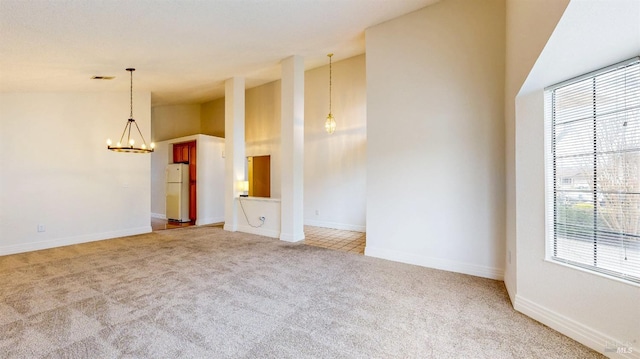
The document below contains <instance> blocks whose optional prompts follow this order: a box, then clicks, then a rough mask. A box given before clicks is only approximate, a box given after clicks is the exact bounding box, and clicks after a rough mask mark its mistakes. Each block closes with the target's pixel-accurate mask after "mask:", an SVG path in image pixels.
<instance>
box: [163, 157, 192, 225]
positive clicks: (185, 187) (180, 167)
mask: <svg viewBox="0 0 640 359" xmlns="http://www.w3.org/2000/svg"><path fill="white" fill-rule="evenodd" d="M166 179H167V219H168V220H171V221H178V222H189V165H186V164H184V163H172V164H170V165H167V169H166Z"/></svg>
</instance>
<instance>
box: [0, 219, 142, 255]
mask: <svg viewBox="0 0 640 359" xmlns="http://www.w3.org/2000/svg"><path fill="white" fill-rule="evenodd" d="M150 232H151V226H144V227H137V228H129V229H123V230H119V231H112V232H102V233H90V234H84V235H80V236H74V237H65V238H56V239H51V240H46V241H40V242H32V243H21V244H14V245H9V246H4V247H0V256H4V255H8V254H16V253H24V252H31V251H39V250H41V249H49V248H55V247H63V246H69V245H72V244H80V243H87V242H95V241H101V240H104V239H111V238H118V237H126V236H134V235H136V234H144V233H150Z"/></svg>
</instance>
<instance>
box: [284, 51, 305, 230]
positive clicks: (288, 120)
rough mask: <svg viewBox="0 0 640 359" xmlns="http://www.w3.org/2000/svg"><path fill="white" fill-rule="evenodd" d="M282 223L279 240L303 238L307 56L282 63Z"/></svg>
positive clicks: (292, 58)
mask: <svg viewBox="0 0 640 359" xmlns="http://www.w3.org/2000/svg"><path fill="white" fill-rule="evenodd" d="M281 66H282V87H281V88H282V96H281V106H282V107H281V114H282V118H281V134H282V135H281V151H282V154H281V156H282V163H281V170H282V173H281V181H282V182H281V185H282V190H281V217H280V220H281V222H280V223H281V226H280V239H281V240H283V241H287V242H297V241H301V240H303V239H304V224H303V207H302V203H303V202H302V201H303V178H304V177H303V172H302V169H303V162H302V161H303V159H304V59H303V58H302V57H301V56H297V55H294V56H291V57H288V58H286V59H284V60H282V63H281Z"/></svg>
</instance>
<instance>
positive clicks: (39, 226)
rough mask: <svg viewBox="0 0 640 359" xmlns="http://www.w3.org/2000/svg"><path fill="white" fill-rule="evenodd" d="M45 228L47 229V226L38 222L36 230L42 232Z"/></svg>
mask: <svg viewBox="0 0 640 359" xmlns="http://www.w3.org/2000/svg"><path fill="white" fill-rule="evenodd" d="M46 230H47V228H46V227H45V226H44V224H39V225H38V232H44V231H46Z"/></svg>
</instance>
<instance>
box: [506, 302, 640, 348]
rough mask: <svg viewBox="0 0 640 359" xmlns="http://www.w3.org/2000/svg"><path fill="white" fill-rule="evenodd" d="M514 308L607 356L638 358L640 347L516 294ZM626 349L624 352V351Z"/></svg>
mask: <svg viewBox="0 0 640 359" xmlns="http://www.w3.org/2000/svg"><path fill="white" fill-rule="evenodd" d="M514 308H515V310H517V311H519V312H521V313H522V314H525V315H527V316H529V317H531V318H533V319H535V320H537V321H539V322H540V323H542V324H544V325H546V326H548V327H550V328H552V329H554V330H557V331H558V332H560V333H562V334H564V335H566V336H568V337H569V338H571V339H573V340H575V341H577V342H580V343H582V344H584V345H586V346H587V347H589V348H591V349H593V350H595V351H597V352H600V353H602V354H604V355H606V356H607V357H609V358H625V359H640V350H639V349H640V348H637V347H631V343H626V342H625V341H624V340H617V339H614V338H611V337H610V336H608V335H605V334H603V333H600V332H598V331H597V330H594V329H593V328H590V327H588V326H586V325H584V324H582V323H579V322H576V321H575V320H573V319H570V318H567V317H565V316H563V315H561V314H559V313H557V312H554V311H552V310H549V309H548V308H545V307H543V306H541V305H538V304H536V303H535V302H533V301H530V300H528V299H526V298H523V297H522V296H520V295H518V294H516V300H515V305H514ZM625 351H626V353H625Z"/></svg>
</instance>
